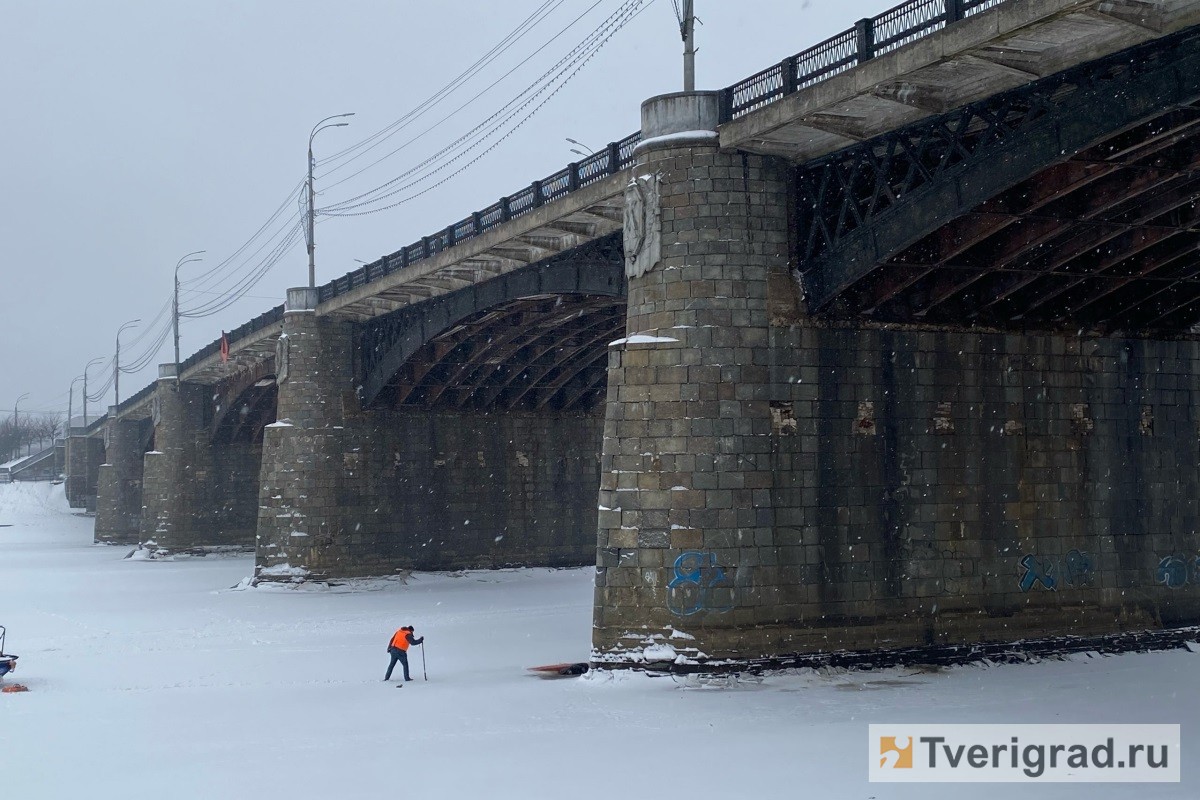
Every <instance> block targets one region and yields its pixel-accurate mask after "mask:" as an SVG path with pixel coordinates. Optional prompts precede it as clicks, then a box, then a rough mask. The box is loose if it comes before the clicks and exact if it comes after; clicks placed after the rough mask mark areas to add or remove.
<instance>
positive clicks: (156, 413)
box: [150, 392, 162, 428]
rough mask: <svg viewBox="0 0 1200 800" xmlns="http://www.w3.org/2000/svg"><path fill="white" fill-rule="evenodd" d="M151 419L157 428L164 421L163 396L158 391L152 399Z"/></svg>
mask: <svg viewBox="0 0 1200 800" xmlns="http://www.w3.org/2000/svg"><path fill="white" fill-rule="evenodd" d="M150 421H151V422H152V423H153V424H154V427H156V428H157V427H158V425H159V423H161V422H162V398H161V397H159V396H158V392H155V393H154V398H153V399H152V400H151V401H150Z"/></svg>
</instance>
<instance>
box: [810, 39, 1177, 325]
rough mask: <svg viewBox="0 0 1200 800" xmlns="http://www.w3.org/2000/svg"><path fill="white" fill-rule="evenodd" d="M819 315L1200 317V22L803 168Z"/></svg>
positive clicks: (1112, 320) (1159, 320)
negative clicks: (1198, 252) (1199, 26)
mask: <svg viewBox="0 0 1200 800" xmlns="http://www.w3.org/2000/svg"><path fill="white" fill-rule="evenodd" d="M793 200H794V202H795V203H796V208H795V215H794V216H795V225H796V227H795V231H794V233H795V236H794V247H795V252H794V253H793V257H794V259H795V263H797V264H798V266H799V268H800V271H801V274H802V282H803V285H804V289H805V293H806V296H807V299H808V302H809V307H810V309H811V310H813V311H814V312H816V313H818V314H821V315H826V316H833V317H848V316H856V317H864V316H865V317H871V318H876V319H880V320H886V321H899V322H917V321H924V322H933V323H942V324H979V325H986V326H996V327H1014V326H1017V327H1032V326H1058V327H1072V328H1087V329H1101V330H1142V329H1153V330H1169V329H1181V328H1186V327H1188V326H1190V325H1192V324H1194V323H1195V322H1196V321H1197V320H1200V259H1197V258H1196V257H1195V253H1196V250H1197V246H1198V245H1200V29H1197V28H1189V29H1186V30H1184V31H1181V32H1180V33H1177V34H1174V35H1171V36H1168V37H1164V38H1162V39H1158V40H1155V41H1153V42H1149V43H1146V44H1143V45H1139V46H1136V47H1133V48H1130V49H1128V50H1124V51H1122V52H1119V53H1116V54H1114V55H1112V56H1108V57H1105V58H1103V59H1099V60H1096V61H1093V62H1090V63H1087V64H1083V65H1080V66H1078V67H1074V68H1072V69H1069V70H1065V71H1063V72H1060V73H1058V74H1055V75H1052V76H1050V77H1047V78H1043V79H1041V80H1038V81H1035V82H1033V83H1030V84H1028V85H1025V86H1022V87H1020V88H1017V89H1013V90H1010V91H1007V92H1004V93H1002V94H999V95H996V96H994V97H991V98H989V99H986V100H982V101H979V102H976V103H972V104H970V105H966V106H964V107H962V108H960V109H957V110H955V111H952V112H950V113H946V114H942V115H939V116H936V117H932V118H929V119H926V120H923V121H921V122H919V123H915V124H912V125H909V126H907V127H904V128H901V129H898V130H896V131H894V132H891V133H888V134H885V135H882V136H879V137H877V138H875V139H872V140H869V141H867V142H863V143H862V144H860V145H857V146H854V147H851V148H847V149H845V150H841V151H839V152H837V153H833V154H831V155H829V156H826V157H823V158H821V159H818V160H816V161H813V162H810V163H808V164H806V165H804V166H802V167H800V168H799V169H798V170H797V171H796V174H795V187H794V194H793Z"/></svg>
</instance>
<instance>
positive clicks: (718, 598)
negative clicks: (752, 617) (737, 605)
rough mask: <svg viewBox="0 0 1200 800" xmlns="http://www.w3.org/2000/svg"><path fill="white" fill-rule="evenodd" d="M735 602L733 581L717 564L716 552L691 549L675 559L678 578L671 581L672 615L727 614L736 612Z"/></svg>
mask: <svg viewBox="0 0 1200 800" xmlns="http://www.w3.org/2000/svg"><path fill="white" fill-rule="evenodd" d="M733 605H734V603H733V581H731V580H729V578H727V577H726V576H725V570H724V569H722V568H721V566H720V565H719V564H717V556H716V554H715V553H700V552H696V551H695V550H688V551H686V552H684V553H681V554H680V555H679V557H678V558H676V559H675V577H674V578H672V579H671V582H670V583H668V584H667V608H668V609H670V611H671V613H672V614H675V615H677V616H680V617H690V616H691V615H692V614H699V613H700V612H701V611H715V612H716V613H718V614H724V613H725V612H727V611H732V610H733Z"/></svg>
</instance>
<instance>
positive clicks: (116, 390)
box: [113, 318, 142, 407]
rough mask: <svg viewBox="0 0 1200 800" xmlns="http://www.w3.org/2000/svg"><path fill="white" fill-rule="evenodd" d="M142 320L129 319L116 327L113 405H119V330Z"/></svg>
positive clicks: (130, 326)
mask: <svg viewBox="0 0 1200 800" xmlns="http://www.w3.org/2000/svg"><path fill="white" fill-rule="evenodd" d="M141 321H142V320H141V319H140V318H139V319H131V320H129V322H126V323H125V324H124V325H122V326H121V327H120V328H117V351H116V353H114V354H113V394H114V396H115V397H116V400H115V401H114V402H113V405H114V407H115V406H119V405H121V331H123V330H125V329H126V328H132V327H133V326H134V325H137V324H138V323H139V322H141Z"/></svg>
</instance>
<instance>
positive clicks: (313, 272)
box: [176, 111, 354, 360]
mask: <svg viewBox="0 0 1200 800" xmlns="http://www.w3.org/2000/svg"><path fill="white" fill-rule="evenodd" d="M353 116H354V112H353V111H351V112H350V113H349V114H334V115H333V116H332V117H326V118H325V119H323V120H321V121H320V122H318V123H317V124H316V125H314V126H313V129H312V133H310V134H309V135H308V288H310V289H313V288H315V287H316V285H317V261H316V250H317V243H316V240H315V239H313V235H314V233H315V231H314V230H313V229H314V228H315V227H316V226H315V224H314V222H313V218H314V217H315V216H316V213H317V212H316V207H315V206H316V202H315V198H314V196H313V152H312V143H313V137H315V136H316V135H317V134H318V133H320V132H321V131H323V130H325V129H326V128H344V127H346V126H347V125H349V124H350V123H349V122H335V123H333V124H332V125H326V124H325V123H326V122H329V120H331V119H341V118H342V117H353ZM176 360H178V359H176Z"/></svg>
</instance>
